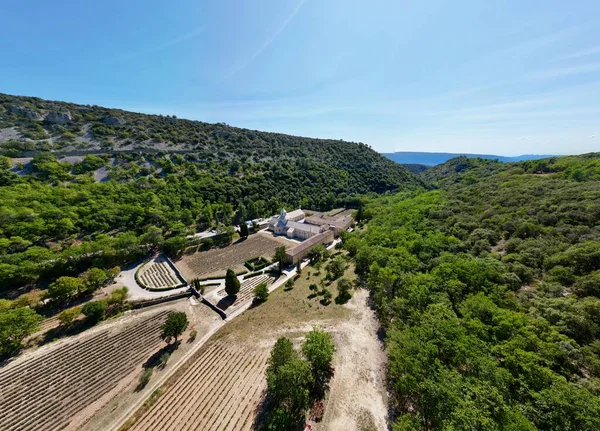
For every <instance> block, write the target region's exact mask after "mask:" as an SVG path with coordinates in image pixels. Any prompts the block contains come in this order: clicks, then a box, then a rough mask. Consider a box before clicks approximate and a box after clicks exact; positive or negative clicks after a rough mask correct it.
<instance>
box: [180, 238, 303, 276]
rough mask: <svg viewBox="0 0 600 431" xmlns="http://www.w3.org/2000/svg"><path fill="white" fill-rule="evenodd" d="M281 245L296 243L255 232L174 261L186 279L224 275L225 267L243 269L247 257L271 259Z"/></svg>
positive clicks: (287, 245) (289, 245)
mask: <svg viewBox="0 0 600 431" xmlns="http://www.w3.org/2000/svg"><path fill="white" fill-rule="evenodd" d="M281 245H285V246H286V247H293V246H295V245H297V244H296V243H294V242H292V241H287V240H285V239H283V238H274V237H272V236H271V235H270V234H267V233H257V234H254V235H251V236H249V237H248V239H246V240H243V241H237V242H236V243H234V244H232V245H230V246H228V247H223V248H213V249H211V250H208V251H200V252H196V253H194V254H191V255H187V256H183V257H182V258H181V259H180V260H179V261H177V262H175V266H177V269H179V271H180V272H181V274H182V275H183V277H184V278H185V279H187V280H191V279H193V278H196V277H203V276H206V275H213V274H215V275H220V273H222V275H223V276H224V275H225V271H226V270H227V268H232V269H234V270H235V271H236V272H238V271H241V270H243V269H245V267H244V262H245V261H247V260H248V259H252V258H254V257H259V256H265V257H267V258H269V259H271V258H272V257H273V255H274V254H275V249H276V248H277V247H280V246H281Z"/></svg>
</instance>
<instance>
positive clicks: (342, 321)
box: [122, 267, 387, 431]
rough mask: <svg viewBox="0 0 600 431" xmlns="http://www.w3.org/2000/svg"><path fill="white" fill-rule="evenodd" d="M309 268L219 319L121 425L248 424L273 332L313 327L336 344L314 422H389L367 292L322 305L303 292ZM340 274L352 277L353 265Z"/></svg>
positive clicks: (295, 334)
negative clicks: (322, 408)
mask: <svg viewBox="0 0 600 431" xmlns="http://www.w3.org/2000/svg"><path fill="white" fill-rule="evenodd" d="M315 272H317V271H316V270H315V269H314V268H311V267H306V268H304V270H303V271H302V275H301V277H300V279H298V280H297V281H296V283H295V284H294V288H293V289H291V290H288V291H286V290H285V289H283V288H280V289H278V290H276V291H274V292H273V293H272V294H271V296H270V297H269V299H268V300H267V302H266V303H264V304H261V305H259V306H257V307H254V308H251V309H249V310H248V311H246V312H244V313H243V314H241V315H240V316H238V317H236V318H235V319H234V320H232V321H231V322H230V323H227V324H226V325H225V326H223V327H222V328H221V329H220V330H219V331H217V333H216V334H215V335H214V336H213V337H212V338H211V339H210V340H209V341H208V342H207V343H206V344H205V345H204V346H203V347H202V348H201V349H200V350H199V351H198V352H196V354H195V355H194V356H193V357H192V358H190V360H189V361H188V362H187V363H186V364H185V365H183V366H182V367H181V368H180V369H179V370H178V371H177V372H176V373H175V375H174V376H173V377H172V378H170V379H169V381H168V382H167V383H166V384H165V385H164V386H163V387H162V388H161V390H160V391H161V392H160V393H161V395H160V396H159V397H158V398H157V399H155V400H154V401H153V402H151V403H147V405H146V406H144V407H143V408H142V409H140V410H139V411H138V412H137V413H136V415H135V417H133V418H132V419H131V420H130V421H129V423H128V424H127V426H126V427H124V428H122V429H132V430H135V431H146V430H148V431H149V430H199V429H201V430H208V431H210V430H215V431H216V430H248V429H251V428H252V425H253V422H254V419H255V416H256V413H257V408H258V406H259V404H260V402H261V399H262V397H263V396H264V390H265V387H266V382H265V376H264V372H265V369H266V360H267V358H268V355H269V353H270V349H271V347H272V345H273V344H274V342H275V340H276V339H277V338H278V337H280V336H287V337H289V338H291V339H292V340H293V341H294V342H295V343H297V344H299V343H300V342H301V340H302V339H303V337H304V334H305V333H306V332H308V331H310V330H311V329H312V328H313V327H320V328H323V329H325V330H327V331H329V332H331V333H332V334H333V336H334V341H335V343H336V346H337V353H336V355H335V359H334V361H335V367H336V375H335V377H334V379H333V381H332V385H331V392H330V395H329V396H328V399H327V401H326V403H327V408H328V409H329V408H330V407H329V406H331V412H329V411H327V410H326V417H325V422H322V423H319V424H316V429H319V430H326V429H334V428H330V427H334V426H338V428H335V429H342V428H340V427H345V428H347V429H348V430H352V429H356V430H358V429H363V428H361V427H362V426H363V425H365V426H370V427H371V428H366V429H376V430H385V429H387V428H386V402H385V392H384V387H383V376H384V358H385V353H384V352H383V350H382V346H381V344H380V343H379V341H378V339H377V334H376V332H377V325H376V321H374V320H373V319H374V316H373V314H372V312H371V310H370V309H369V308H368V305H367V294H366V292H362V291H357V292H355V295H354V297H353V298H352V299H351V300H350V302H349V303H348V304H346V305H338V304H336V303H335V302H332V303H331V304H330V305H328V306H325V305H323V304H321V303H320V301H319V300H320V297H316V298H309V296H310V294H311V291H310V290H309V288H308V286H309V285H310V284H311V283H317V284H318V282H319V280H320V279H321V278H322V276H323V275H324V274H322V273H321V274H319V275H315ZM309 274H310V275H309ZM346 276H347V277H348V278H351V277H353V274H352V269H351V268H349V269H348V270H347V272H346ZM334 286H335V282H334V284H333V286H331V288H330V289H332V291H333V292H334V294H335V288H334ZM362 325H364V327H362ZM354 394H356V396H354ZM313 429H314V428H313Z"/></svg>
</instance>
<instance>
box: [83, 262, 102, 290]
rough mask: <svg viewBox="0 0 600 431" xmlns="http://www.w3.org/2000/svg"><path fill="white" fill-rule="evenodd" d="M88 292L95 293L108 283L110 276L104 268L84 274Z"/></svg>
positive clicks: (94, 269)
mask: <svg viewBox="0 0 600 431" xmlns="http://www.w3.org/2000/svg"><path fill="white" fill-rule="evenodd" d="M82 278H83V280H84V283H85V290H86V291H87V292H90V293H91V292H95V291H96V290H98V289H100V288H101V287H102V286H103V285H104V283H106V282H107V281H108V274H107V273H106V271H105V270H103V269H102V268H92V269H90V270H88V271H86V272H84V273H83V274H82Z"/></svg>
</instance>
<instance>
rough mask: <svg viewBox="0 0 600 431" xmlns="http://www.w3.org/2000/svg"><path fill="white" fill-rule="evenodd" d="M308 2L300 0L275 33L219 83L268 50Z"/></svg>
mask: <svg viewBox="0 0 600 431" xmlns="http://www.w3.org/2000/svg"><path fill="white" fill-rule="evenodd" d="M305 2H306V0H300V1H299V2H298V3H297V4H296V7H295V8H294V10H293V11H292V13H291V14H290V15H289V16H288V17H287V18H286V19H285V20H284V21H283V22H282V23H281V25H280V26H279V27H278V28H277V30H276V31H275V33H273V35H272V36H271V37H270V38H268V39H267V40H266V41H265V42H264V43H263V44H262V45H261V46H260V47H259V48H258V49H257V50H256V51H255V52H254V53H253V54H252V55H251V56H250V57H248V58H247V59H246V60H245V61H244V62H243V63H242V64H240V65H239V66H237V67H235V68H233V69H232V70H231V71H230V72H229V73H227V74H225V75H224V76H222V77H221V79H220V80H219V83H221V82H224V81H226V80H228V79H229V78H231V77H233V76H234V75H236V74H237V73H239V72H241V71H242V70H244V69H245V68H246V67H248V66H249V65H250V64H251V63H252V62H253V61H254V60H255V59H256V58H257V57H258V56H259V55H260V54H262V53H263V51H264V50H266V49H267V48H268V47H269V46H271V44H272V43H273V42H274V41H275V39H277V37H278V36H279V35H280V34H281V32H283V30H285V28H286V27H287V26H288V24H289V23H290V22H291V21H292V20H293V19H294V17H295V16H296V14H297V13H298V11H299V10H300V9H301V8H302V6H303V5H304V3H305Z"/></svg>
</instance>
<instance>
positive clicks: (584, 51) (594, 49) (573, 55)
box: [557, 46, 600, 60]
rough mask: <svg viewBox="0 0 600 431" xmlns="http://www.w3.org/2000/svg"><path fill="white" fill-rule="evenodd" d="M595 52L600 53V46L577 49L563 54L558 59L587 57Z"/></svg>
mask: <svg viewBox="0 0 600 431" xmlns="http://www.w3.org/2000/svg"><path fill="white" fill-rule="evenodd" d="M594 54H600V46H594V47H591V48H587V49H582V50H579V51H575V52H572V53H570V54H567V55H563V56H562V57H558V58H557V60H572V59H575V58H581V57H587V56H590V55H594Z"/></svg>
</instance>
